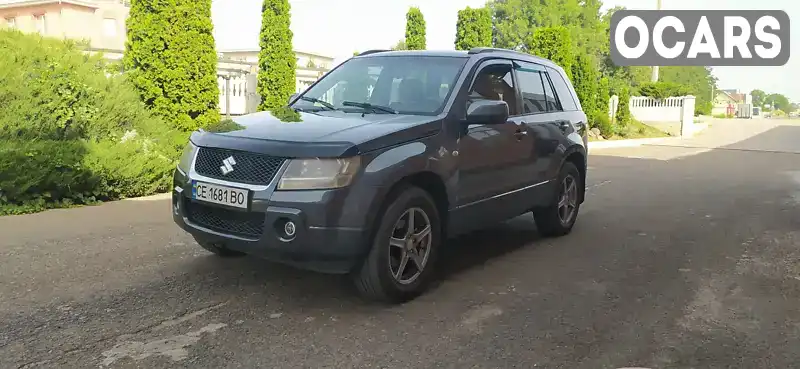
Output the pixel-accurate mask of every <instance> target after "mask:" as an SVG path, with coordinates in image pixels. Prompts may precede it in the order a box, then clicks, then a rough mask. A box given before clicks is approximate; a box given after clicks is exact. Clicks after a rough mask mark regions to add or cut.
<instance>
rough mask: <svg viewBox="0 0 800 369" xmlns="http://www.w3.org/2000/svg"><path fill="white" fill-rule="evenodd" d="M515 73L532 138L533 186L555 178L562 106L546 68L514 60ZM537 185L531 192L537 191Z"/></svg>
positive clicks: (531, 172)
mask: <svg viewBox="0 0 800 369" xmlns="http://www.w3.org/2000/svg"><path fill="white" fill-rule="evenodd" d="M514 72H515V74H516V76H517V80H518V81H519V89H520V94H521V96H522V109H521V114H522V121H523V122H524V123H525V125H526V126H527V127H528V130H529V132H530V134H531V136H532V138H533V146H534V147H533V156H534V160H531V161H530V162H529V164H528V166H529V167H528V171H527V173H528V175H529V177H528V179H527V185H528V186H534V185H540V184H544V183H546V182H547V181H548V180H550V179H552V178H551V177H550V176H549V174H548V170H547V169H548V168H549V166H550V163H551V161H552V159H553V156H554V155H555V151H556V150H557V148H558V145H559V141H560V128H559V127H560V126H559V125H560V124H561V121H560V120H561V119H562V118H563V117H561V116H560V115H559V114H558V113H559V112H560V111H561V107H560V104H559V103H558V100H556V99H555V98H554V97H553V96H554V93H553V88H552V86H551V85H550V81H549V79H548V77H547V69H546V68H545V67H544V66H542V65H539V64H535V63H530V62H526V61H514ZM535 187H536V186H534V187H531V188H530V190H531V192H536V188H535Z"/></svg>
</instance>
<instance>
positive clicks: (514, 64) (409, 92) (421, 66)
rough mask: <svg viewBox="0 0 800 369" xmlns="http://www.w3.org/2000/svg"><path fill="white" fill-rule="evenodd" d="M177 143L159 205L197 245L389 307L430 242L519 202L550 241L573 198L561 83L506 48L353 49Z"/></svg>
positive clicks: (567, 102) (576, 145)
mask: <svg viewBox="0 0 800 369" xmlns="http://www.w3.org/2000/svg"><path fill="white" fill-rule="evenodd" d="M190 141H191V142H190V143H189V144H188V145H187V147H186V150H185V152H184V155H183V157H182V158H181V161H180V163H179V164H178V168H177V170H176V171H175V179H174V187H175V188H174V192H173V196H172V211H173V216H174V219H175V222H176V223H177V224H178V225H180V226H181V227H182V228H183V229H184V230H186V231H187V232H189V233H190V234H192V236H194V238H195V239H196V240H197V242H198V243H199V244H200V246H202V247H204V248H205V249H207V250H209V251H211V252H213V253H215V254H217V255H220V256H233V255H241V254H250V255H255V256H259V257H262V258H265V259H268V260H273V261H278V262H282V263H287V264H292V265H295V266H298V267H300V268H304V269H310V270H314V271H319V272H323V273H338V274H345V273H347V274H350V275H351V276H352V278H353V279H354V281H355V284H356V286H357V287H358V289H359V291H361V292H362V293H363V294H364V295H365V296H367V297H370V298H373V299H377V300H381V301H387V302H393V303H397V302H403V301H407V300H409V299H412V298H414V297H416V296H418V295H419V294H421V293H422V292H423V291H424V290H425V288H426V286H427V285H428V282H430V280H431V278H432V276H433V272H434V267H435V266H436V262H437V256H438V255H439V251H440V248H441V245H442V244H443V241H444V240H445V239H446V238H448V237H452V236H455V235H458V234H463V233H465V232H469V231H472V230H476V229H478V228H481V227H484V226H486V225H487V224H491V223H495V222H501V221H504V220H507V219H510V218H513V217H516V216H518V215H521V214H524V213H526V212H531V211H532V212H533V214H534V217H535V220H536V225H537V228H538V229H539V231H540V233H541V234H543V235H545V236H562V235H565V234H567V233H569V232H570V231H571V229H572V227H573V225H574V224H575V220H576V218H577V216H578V209H579V208H580V205H581V203H582V202H583V199H584V189H585V186H584V183H585V181H586V170H587V155H586V154H587V149H586V148H587V128H586V115H585V114H584V112H583V111H582V109H581V104H580V101H578V98H577V96H576V95H575V92H574V89H573V87H572V84H571V83H570V81H569V79H568V78H567V77H566V75H565V74H564V70H563V69H562V68H561V67H559V66H558V65H555V64H554V63H552V62H551V61H549V60H545V59H541V58H538V57H534V56H531V55H528V54H522V53H517V52H513V51H509V50H501V49H491V48H479V49H473V50H470V51H469V52H459V51H444V52H436V51H380V50H373V51H369V52H365V53H362V54H360V55H359V56H356V57H353V58H351V59H349V60H348V61H346V62H344V63H342V64H340V65H339V66H337V67H336V68H335V69H333V70H332V71H330V72H329V73H327V74H326V75H325V76H324V77H322V78H321V79H319V80H318V81H317V82H316V83H314V84H313V85H312V86H310V87H309V88H308V89H307V90H305V91H304V92H303V93H301V94H295V95H293V96H292V97H291V98H290V99H289V104H288V106H287V107H286V108H283V109H275V110H274V111H272V112H259V113H254V114H249V115H245V116H241V117H237V118H235V119H234V121H233V122H230V121H228V122H227V124H220V125H219V126H218V127H214V128H213V129H207V130H199V131H197V132H194V133H193V134H192V135H191V138H190ZM487 247H491V245H487Z"/></svg>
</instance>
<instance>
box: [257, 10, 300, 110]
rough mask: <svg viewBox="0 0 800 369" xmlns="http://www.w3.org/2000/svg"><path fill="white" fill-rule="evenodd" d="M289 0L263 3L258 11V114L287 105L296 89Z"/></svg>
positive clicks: (295, 66)
mask: <svg viewBox="0 0 800 369" xmlns="http://www.w3.org/2000/svg"><path fill="white" fill-rule="evenodd" d="M290 24H291V7H290V5H289V0H264V3H263V5H262V7H261V37H260V40H259V45H260V46H261V52H260V53H259V54H258V68H259V71H258V87H257V90H258V93H259V94H260V95H261V104H260V105H259V106H258V109H259V110H274V109H276V108H279V107H282V106H284V105H286V102H287V101H288V100H289V96H291V95H292V94H293V93H294V92H295V89H296V86H297V85H296V81H295V78H296V76H295V74H296V70H297V58H296V56H295V53H294V50H293V48H292V38H293V37H294V34H293V33H292V30H291V29H290V28H289V26H290Z"/></svg>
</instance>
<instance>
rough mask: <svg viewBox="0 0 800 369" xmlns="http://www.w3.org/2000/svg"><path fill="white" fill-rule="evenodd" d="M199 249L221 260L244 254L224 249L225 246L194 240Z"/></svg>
mask: <svg viewBox="0 0 800 369" xmlns="http://www.w3.org/2000/svg"><path fill="white" fill-rule="evenodd" d="M194 240H195V241H197V244H198V245H200V247H202V248H204V249H205V250H206V251H209V252H211V253H212V254H214V255H217V256H219V257H222V258H235V257H240V256H244V253H242V252H239V251H234V250H231V249H229V248H226V247H225V245H223V244H219V243H212V242H207V241H201V240H198V239H197V238H195V239H194Z"/></svg>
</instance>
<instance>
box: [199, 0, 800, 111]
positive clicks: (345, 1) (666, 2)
mask: <svg viewBox="0 0 800 369" xmlns="http://www.w3.org/2000/svg"><path fill="white" fill-rule="evenodd" d="M261 3H262V0H212V7H211V13H212V19H213V22H214V36H215V39H216V42H217V49H218V50H221V51H224V50H229V49H256V48H258V33H259V29H260V27H261V14H260V12H261ZM485 3H486V0H335V1H332V0H290V4H291V6H292V25H291V28H292V31H293V32H294V48H295V50H298V51H306V52H314V53H320V54H324V55H329V56H332V57H335V58H337V62H338V61H341V60H344V59H346V58H348V57H350V56H352V54H353V52H354V51H365V50H369V49H387V48H390V47H392V46H393V45H394V44H396V43H397V41H399V40H402V39H403V38H404V35H405V14H406V12H407V11H408V8H409V7H411V6H418V7H419V8H420V9H421V10H422V13H423V14H424V16H425V21H426V22H427V42H428V49H439V50H452V49H453V42H454V40H455V29H456V18H457V12H458V10H460V9H463V8H465V7H467V6H471V7H480V6H483V5H484V4H485ZM603 4H604V9H608V8H611V7H614V6H624V7H626V8H628V9H655V7H656V0H604V1H603ZM662 9H665V10H684V9H685V10H713V9H731V10H746V9H770V10H772V9H775V10H784V11H786V13H787V14H789V17H790V18H793V19H792V21H794V20H796V19H800V1H798V0H760V1H753V0H662ZM790 37H791V50H792V51H794V52H793V53H791V56H790V59H789V62H788V63H787V64H786V65H784V66H780V67H715V68H713V74H714V75H715V76H716V77H717V78H718V79H719V82H718V83H717V84H718V86H719V87H720V88H725V89H739V90H741V91H745V92H749V91H751V90H753V89H756V88H757V89H761V90H764V91H767V92H770V93H773V92H774V93H781V94H784V95H786V96H787V97H789V99H790V100H793V101H800V83H796V82H793V81H800V77H798V75H800V55H798V54H797V53H798V52H800V24H797V25H794V24H793V27H792V29H791V36H790Z"/></svg>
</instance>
